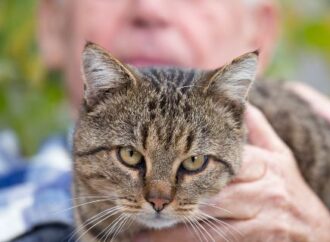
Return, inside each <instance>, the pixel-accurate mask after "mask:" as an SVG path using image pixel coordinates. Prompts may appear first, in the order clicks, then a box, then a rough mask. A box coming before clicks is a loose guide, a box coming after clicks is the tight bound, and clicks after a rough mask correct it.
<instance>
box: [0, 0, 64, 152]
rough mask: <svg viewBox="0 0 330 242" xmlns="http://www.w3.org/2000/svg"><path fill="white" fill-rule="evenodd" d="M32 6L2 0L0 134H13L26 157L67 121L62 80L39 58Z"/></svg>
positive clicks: (30, 1)
mask: <svg viewBox="0 0 330 242" xmlns="http://www.w3.org/2000/svg"><path fill="white" fill-rule="evenodd" d="M36 5H37V1H36V0H24V1H21V0H2V1H0V29H1V31H0V130H2V129H6V128H8V129H13V130H15V132H16V133H17V135H18V137H19V140H20V142H21V145H22V152H23V153H24V154H26V155H30V154H33V153H34V152H35V151H36V149H37V147H38V146H39V145H40V142H41V141H42V140H43V139H45V138H46V137H47V136H48V135H49V134H51V133H54V132H59V131H64V130H65V129H66V128H67V127H66V125H67V124H68V120H69V118H68V112H67V107H68V105H67V103H66V102H65V98H64V87H63V82H62V78H61V76H60V74H59V73H49V72H47V71H46V68H45V67H44V66H43V65H42V60H41V59H40V55H39V54H38V49H37V43H36V29H35V26H36V10H37V9H36V7H37V6H36Z"/></svg>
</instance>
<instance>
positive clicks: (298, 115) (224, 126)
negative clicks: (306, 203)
mask: <svg viewBox="0 0 330 242" xmlns="http://www.w3.org/2000/svg"><path fill="white" fill-rule="evenodd" d="M257 63H258V54H257V53H248V54H246V55H244V56H241V57H239V58H237V59H235V60H234V61H233V62H232V63H230V64H229V65H226V66H224V67H221V68H219V69H216V70H212V71H202V70H195V69H180V68H135V67H132V66H128V65H125V64H123V63H120V62H119V61H118V60H117V59H115V58H114V57H112V56H111V55H110V54H109V53H108V52H107V51H105V50H104V49H102V48H101V47H99V46H97V45H95V44H93V43H88V44H87V45H86V47H85V49H84V52H83V75H84V80H85V91H84V105H83V107H82V109H81V112H80V119H79V121H78V122H77V125H76V129H75V134H74V150H73V155H74V197H75V198H76V199H75V201H77V202H76V203H77V207H76V209H75V217H76V221H77V231H76V233H77V234H78V237H79V239H83V240H85V241H110V240H112V241H130V238H131V236H132V235H133V234H134V233H135V232H136V231H139V230H143V229H145V228H164V227H169V226H172V225H174V224H177V223H180V222H184V221H187V220H188V219H194V218H196V216H198V214H199V210H198V207H199V206H200V205H201V204H202V203H203V201H205V200H206V199H207V198H209V197H212V196H213V195H215V194H217V193H219V191H221V189H222V188H223V187H224V186H226V184H227V183H228V182H229V181H230V180H231V179H232V178H233V177H234V176H235V174H237V172H238V170H239V168H240V163H241V159H242V148H243V145H244V144H245V140H246V137H245V134H246V132H245V129H244V124H243V114H244V105H245V101H246V98H247V94H248V92H249V88H250V86H251V83H252V82H253V80H254V79H255V75H256V69H257ZM249 100H250V101H251V102H252V104H254V105H256V106H257V107H259V108H260V109H261V110H262V111H263V112H264V113H265V115H266V117H267V118H268V120H269V121H270V123H271V124H272V125H273V127H274V128H275V130H276V131H277V132H278V134H279V135H280V137H281V138H282V139H283V140H284V141H285V142H286V143H287V145H288V146H289V147H290V148H291V149H292V150H293V152H294V154H295V157H296V159H297V161H298V162H299V167H300V169H301V172H302V174H303V176H304V178H305V179H306V181H307V182H308V183H309V185H310V186H311V187H312V189H313V190H314V191H315V192H316V193H317V194H318V195H319V197H320V198H321V199H322V200H323V202H324V203H325V204H326V205H327V206H328V207H329V208H330V186H326V184H329V182H330V155H329V152H330V125H329V124H328V123H327V122H325V121H324V120H323V119H322V118H320V117H318V116H316V115H315V114H314V113H313V112H312V110H311V108H310V107H309V106H308V105H307V104H306V103H305V102H304V101H302V100H301V99H300V98H299V97H297V96H296V95H294V94H293V93H290V92H289V91H287V90H285V89H283V88H282V87H280V86H279V85H275V84H267V83H257V84H256V85H254V87H253V88H252V89H251V93H250V95H249ZM81 204H83V205H81Z"/></svg>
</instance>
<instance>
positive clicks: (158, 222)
mask: <svg viewBox="0 0 330 242" xmlns="http://www.w3.org/2000/svg"><path fill="white" fill-rule="evenodd" d="M136 220H137V221H138V222H139V223H141V224H142V225H144V226H146V227H148V228H153V229H163V228H168V227H172V226H174V225H175V224H176V223H178V221H177V220H176V219H170V218H157V217H154V218H144V217H143V218H142V217H141V218H136Z"/></svg>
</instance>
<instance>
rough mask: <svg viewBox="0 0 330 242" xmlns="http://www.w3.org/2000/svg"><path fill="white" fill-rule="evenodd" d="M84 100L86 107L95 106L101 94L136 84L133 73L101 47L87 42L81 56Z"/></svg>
mask: <svg viewBox="0 0 330 242" xmlns="http://www.w3.org/2000/svg"><path fill="white" fill-rule="evenodd" d="M82 72H83V79H84V99H85V103H86V104H87V106H88V107H92V106H93V105H95V104H96V103H97V102H98V101H99V100H100V99H101V98H102V94H104V93H105V92H107V91H116V90H119V89H121V88H123V87H125V86H127V85H130V84H135V85H136V83H137V79H136V77H135V75H134V74H133V71H132V70H131V69H130V68H129V67H127V66H125V65H124V64H122V63H121V62H120V61H119V60H117V59H116V58H114V57H113V56H111V54H110V53H109V52H108V51H106V50H105V49H103V48H102V47H100V46H98V45H96V44H94V43H91V42H88V43H87V44H86V45H85V48H84V51H83V55H82Z"/></svg>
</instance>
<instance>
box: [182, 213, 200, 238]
mask: <svg viewBox="0 0 330 242" xmlns="http://www.w3.org/2000/svg"><path fill="white" fill-rule="evenodd" d="M184 218H185V219H186V221H187V222H188V223H189V225H190V226H191V228H192V229H193V231H194V233H195V234H196V235H197V237H198V239H199V241H201V242H203V240H202V238H201V236H200V234H199V232H198V231H197V229H196V228H195V225H194V224H193V223H192V221H191V219H190V218H188V217H186V216H184Z"/></svg>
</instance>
